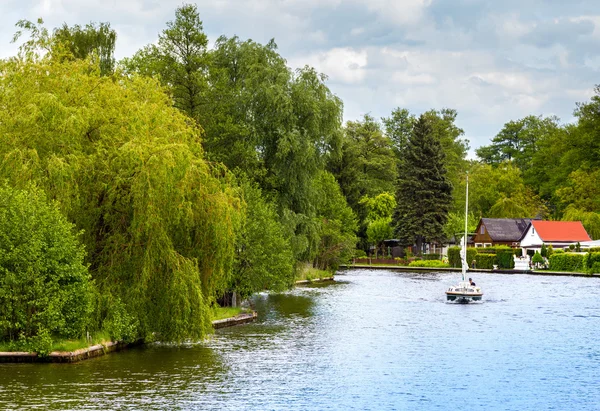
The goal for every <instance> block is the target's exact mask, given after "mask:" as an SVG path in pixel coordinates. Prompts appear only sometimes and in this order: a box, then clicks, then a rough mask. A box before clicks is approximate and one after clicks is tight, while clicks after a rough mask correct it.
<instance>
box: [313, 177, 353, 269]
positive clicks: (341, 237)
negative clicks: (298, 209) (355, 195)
mask: <svg viewBox="0 0 600 411" xmlns="http://www.w3.org/2000/svg"><path fill="white" fill-rule="evenodd" d="M314 184H315V191H316V192H317V199H318V201H317V218H316V219H317V221H318V227H319V246H318V249H317V255H316V257H315V258H314V260H313V267H317V268H319V269H321V270H337V268H338V267H339V265H340V264H342V263H344V262H347V261H348V260H349V259H350V258H351V256H352V254H353V252H354V250H355V249H356V242H357V238H356V231H357V228H358V222H357V219H356V215H355V214H354V212H353V211H352V209H351V208H350V207H349V206H348V203H347V202H346V198H345V197H344V195H343V194H342V192H341V190H340V186H339V185H338V184H337V181H336V180H335V177H334V176H333V175H332V174H331V173H328V172H327V171H322V172H321V173H320V175H319V177H318V178H316V179H315V182H314Z"/></svg>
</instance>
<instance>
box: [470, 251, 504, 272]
mask: <svg viewBox="0 0 600 411" xmlns="http://www.w3.org/2000/svg"><path fill="white" fill-rule="evenodd" d="M497 264H498V261H497V257H496V254H479V253H477V255H476V256H475V266H476V267H477V268H482V269H490V270H491V269H492V268H494V265H497Z"/></svg>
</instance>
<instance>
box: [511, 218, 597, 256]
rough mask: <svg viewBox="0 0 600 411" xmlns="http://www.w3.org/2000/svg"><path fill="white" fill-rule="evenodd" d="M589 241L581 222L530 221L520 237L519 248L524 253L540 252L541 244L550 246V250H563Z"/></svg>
mask: <svg viewBox="0 0 600 411" xmlns="http://www.w3.org/2000/svg"><path fill="white" fill-rule="evenodd" d="M591 240H592V239H591V238H590V236H589V235H588V233H587V231H585V228H584V227H583V224H581V221H540V220H532V221H531V223H530V224H529V226H528V227H527V229H526V230H525V233H524V234H523V237H521V248H522V249H523V250H524V251H525V252H526V251H527V250H533V251H535V250H541V248H542V244H546V246H549V245H552V248H564V247H568V246H569V245H571V244H577V243H582V242H584V241H591Z"/></svg>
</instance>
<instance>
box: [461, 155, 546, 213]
mask: <svg viewBox="0 0 600 411" xmlns="http://www.w3.org/2000/svg"><path fill="white" fill-rule="evenodd" d="M460 184H461V185H460V187H456V190H457V191H458V192H461V191H462V192H463V193H464V190H465V189H464V182H461V183H460ZM460 197H461V196H457V197H456V198H455V206H454V207H455V209H456V208H457V207H458V209H459V210H461V209H462V210H464V204H465V203H464V196H463V198H460ZM469 210H470V211H471V212H473V213H474V214H475V215H481V216H484V217H491V218H524V217H534V216H535V215H537V214H540V215H545V214H546V213H547V210H546V208H545V206H544V204H543V202H542V201H541V200H540V198H539V197H537V196H536V195H535V194H534V193H533V192H532V190H531V189H530V188H529V187H527V186H526V185H525V184H524V181H523V177H522V173H521V171H520V170H519V169H518V168H517V167H516V166H515V165H514V164H512V163H510V162H505V163H501V164H499V165H497V166H491V165H489V164H481V163H471V166H470V169H469Z"/></svg>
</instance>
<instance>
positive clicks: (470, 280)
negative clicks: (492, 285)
mask: <svg viewBox="0 0 600 411" xmlns="http://www.w3.org/2000/svg"><path fill="white" fill-rule="evenodd" d="M469 284H471V286H473V287H475V282H474V281H473V280H472V279H471V278H469Z"/></svg>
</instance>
